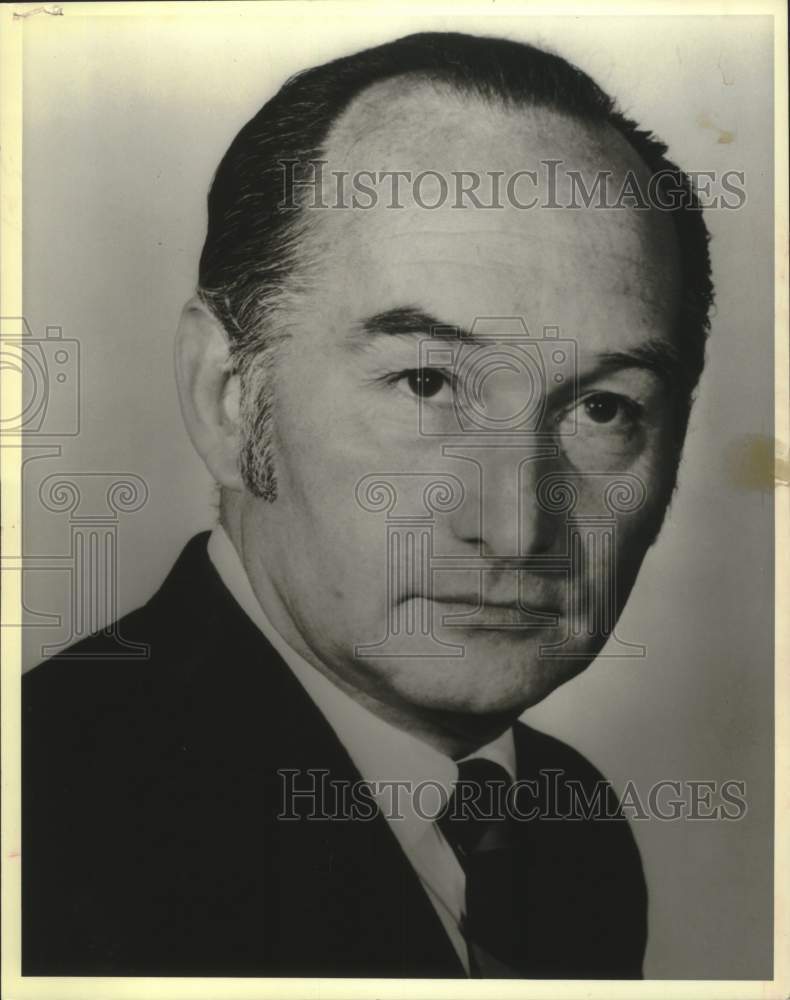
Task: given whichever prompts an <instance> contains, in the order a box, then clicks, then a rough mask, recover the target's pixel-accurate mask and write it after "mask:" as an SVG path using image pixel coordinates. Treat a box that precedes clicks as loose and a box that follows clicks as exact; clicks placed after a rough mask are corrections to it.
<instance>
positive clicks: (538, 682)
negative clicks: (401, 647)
mask: <svg viewBox="0 0 790 1000" xmlns="http://www.w3.org/2000/svg"><path fill="white" fill-rule="evenodd" d="M543 641H545V640H541V644H542V642H543ZM513 645H514V644H513V643H512V640H508V639H507V638H505V639H504V640H503V639H500V638H498V637H496V636H492V635H487V636H486V637H485V638H484V639H477V638H476V639H474V640H473V641H471V642H469V643H467V644H466V652H465V655H464V656H463V657H458V658H444V657H442V658H439V657H431V658H426V659H413V660H412V659H411V658H409V659H408V660H406V659H404V660H403V661H401V663H400V664H399V665H398V666H397V667H396V668H395V669H394V670H393V671H392V673H391V674H390V678H389V679H390V684H391V686H392V687H393V688H394V689H395V692H396V693H397V695H398V697H399V699H401V700H404V701H408V702H410V703H411V704H414V705H420V706H421V707H422V708H425V709H429V710H434V711H441V712H452V713H457V714H462V715H477V716H482V715H489V716H490V715H510V716H512V717H513V718H516V717H517V716H518V715H520V714H521V713H522V712H523V711H525V710H526V709H528V708H531V707H532V706H533V705H536V704H538V702H541V701H543V699H544V698H547V697H548V696H549V695H550V694H551V693H552V691H555V690H556V689H557V688H558V687H560V686H561V685H562V684H564V683H565V682H566V681H569V680H571V679H572V678H573V677H576V676H577V675H578V674H580V673H581V672H582V671H583V670H585V669H586V668H587V667H588V666H589V665H590V663H591V662H592V660H593V659H594V658H595V655H596V652H597V650H596V651H590V653H589V655H586V654H585V655H582V656H574V657H572V658H568V657H556V658H546V657H541V656H539V653H538V641H537V640H536V641H535V643H534V648H528V649H527V648H525V646H524V643H523V642H520V643H518V644H515V646H516V648H515V649H514V648H513ZM530 645H532V644H530Z"/></svg>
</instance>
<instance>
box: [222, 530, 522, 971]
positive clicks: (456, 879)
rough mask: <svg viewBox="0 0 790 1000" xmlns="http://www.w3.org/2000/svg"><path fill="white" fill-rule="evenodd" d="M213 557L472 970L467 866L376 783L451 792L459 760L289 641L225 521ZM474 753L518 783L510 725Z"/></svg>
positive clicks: (428, 803)
mask: <svg viewBox="0 0 790 1000" xmlns="http://www.w3.org/2000/svg"><path fill="white" fill-rule="evenodd" d="M208 555H209V558H210V559H211V562H212V563H213V564H214V568H215V569H216V571H217V573H218V574H219V576H220V578H221V579H222V582H223V583H224V584H225V586H226V587H227V588H228V590H229V591H230V593H231V594H232V595H233V597H234V598H235V599H236V601H237V602H238V604H239V605H240V606H241V607H242V609H243V610H244V611H245V612H246V613H247V615H248V616H249V617H250V618H251V619H252V621H253V622H254V623H255V624H256V625H257V626H258V628H259V629H260V630H261V632H263V634H264V635H265V636H266V638H267V640H268V641H269V643H270V644H271V645H272V646H273V647H274V648H275V649H276V650H277V652H278V653H279V654H280V656H281V657H282V659H283V660H284V661H285V663H286V664H287V665H288V666H289V667H290V669H291V670H292V671H293V673H294V674H295V676H296V678H297V679H298V680H299V682H300V683H301V684H302V686H303V687H304V689H305V690H306V691H307V693H308V695H309V696H310V697H311V698H312V700H313V701H314V702H315V704H316V706H317V707H318V709H319V710H320V712H321V713H322V714H323V716H324V717H325V718H326V720H327V721H328V722H329V724H330V726H331V727H332V729H334V731H335V733H336V734H337V737H338V739H339V740H340V742H341V743H342V744H343V746H344V747H345V749H346V751H347V752H348V754H349V756H350V757H351V759H352V761H353V762H354V765H355V766H356V768H357V770H358V771H359V773H360V775H361V776H362V778H363V779H364V780H365V781H369V782H371V783H374V784H373V789H372V790H373V792H374V796H375V797H376V798H377V800H378V804H379V807H380V810H381V812H382V813H383V815H384V816H385V817H387V821H388V822H389V824H390V827H391V829H392V832H393V833H394V834H395V836H396V837H397V839H398V842H399V844H400V846H401V847H402V849H403V851H404V853H405V854H406V857H407V858H408V860H409V862H410V863H411V865H412V867H413V868H414V870H415V871H416V872H417V875H418V876H419V879H420V882H421V883H422V886H423V888H424V889H425V891H426V893H427V894H428V898H429V899H430V901H431V903H432V904H433V906H434V908H435V910H436V912H437V914H438V915H439V918H440V919H441V921H442V924H443V926H444V928H445V930H446V931H447V934H448V935H449V937H450V940H451V941H452V943H453V946H454V947H455V950H456V951H457V952H458V957H459V958H460V959H461V961H462V963H463V965H464V968H465V969H466V971H467V974H469V957H468V954H467V948H466V942H465V941H464V937H463V935H462V933H461V929H460V928H461V920H462V917H463V913H464V894H465V888H466V886H465V876H464V871H463V869H462V868H461V865H460V864H459V862H458V859H457V858H456V856H455V854H454V852H453V850H452V848H451V847H450V845H449V844H448V843H447V840H446V839H445V837H444V835H443V834H442V832H441V830H440V829H439V827H438V826H437V824H436V823H435V822H434V821H432V820H431V819H430V818H426V816H425V815H420V813H419V812H416V811H415V809H414V799H413V797H412V796H411V795H410V794H403V795H400V796H399V797H398V800H397V801H398V805H399V809H398V810H396V813H399V815H400V816H401V817H402V818H395V817H392V816H391V815H390V813H391V803H392V796H393V793H392V789H391V786H390V787H389V788H388V789H387V790H384V791H380V792H379V794H378V795H376V784H375V783H386V782H392V781H408V782H410V784H411V788H414V787H416V786H417V785H418V784H419V783H420V782H431V783H432V784H433V783H437V784H438V785H440V786H441V787H442V788H443V789H444V790H445V794H446V795H447V796H449V794H450V792H451V790H452V785H453V782H455V781H456V779H457V777H458V766H457V764H456V762H455V761H454V760H452V758H450V757H448V756H446V754H443V753H440V752H439V751H438V750H436V749H435V748H434V747H432V746H430V745H429V744H428V743H425V742H424V741H423V740H420V739H417V738H416V737H414V736H411V735H410V734H409V733H407V732H405V731H403V730H402V729H398V728H397V727H395V726H393V725H391V724H390V723H388V722H386V721H385V720H384V719H380V718H379V717H378V716H377V715H374V714H373V713H372V712H370V711H369V710H368V709H367V708H365V707H364V706H362V705H360V704H359V703H357V702H356V701H354V700H353V699H352V698H350V697H349V696H348V695H347V694H346V693H345V692H344V691H342V690H341V689H340V688H339V687H337V686H336V685H335V684H333V683H332V682H331V681H330V680H329V679H328V678H327V677H325V676H324V675H323V674H322V673H320V672H319V671H318V670H317V669H316V668H315V667H314V666H312V664H310V663H308V662H307V660H305V659H304V658H303V657H302V656H300V654H299V653H297V652H296V651H295V650H294V649H292V648H291V646H289V645H288V644H287V643H286V642H285V640H284V639H283V637H282V636H281V635H280V633H279V632H278V631H277V630H276V629H275V628H274V626H273V625H272V623H271V622H270V621H269V618H268V616H267V615H266V613H265V612H264V610H263V608H262V607H261V606H260V604H259V602H258V599H257V597H256V596H255V593H254V591H253V589H252V585H251V584H250V581H249V579H248V577H247V573H246V570H245V569H244V566H243V564H242V562H241V559H240V558H239V555H238V553H237V552H236V549H235V548H234V546H233V543H232V542H231V540H230V538H229V537H228V535H227V533H226V532H225V530H224V528H223V527H222V526H221V525H217V527H216V528H215V529H214V531H213V532H212V533H211V536H210V538H209V542H208ZM470 756H474V757H486V758H487V759H488V760H492V761H494V762H495V763H497V764H499V765H501V766H502V767H504V768H505V770H506V771H507V772H508V774H509V775H510V778H511V780H513V781H515V778H516V751H515V745H514V742H513V732H512V730H511V729H508V730H507V731H506V732H504V733H503V734H502V735H501V736H500V737H498V738H497V739H496V740H494V741H493V742H492V743H489V744H488V745H486V746H484V747H481V748H480V749H479V750H476V751H475V752H474V754H471V755H470ZM438 797H439V794H438V792H436V791H435V787H427V786H426V789H425V793H424V797H423V798H422V799H421V801H420V802H419V803H418V807H419V806H420V805H421V807H422V808H421V811H422V813H423V814H425V813H427V814H428V816H432V815H435V813H436V812H437V811H438V805H439V804H438V802H437V799H438ZM445 801H446V799H445Z"/></svg>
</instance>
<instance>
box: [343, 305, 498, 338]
mask: <svg viewBox="0 0 790 1000" xmlns="http://www.w3.org/2000/svg"><path fill="white" fill-rule="evenodd" d="M361 329H362V331H363V333H367V334H369V335H371V336H382V335H383V336H391V337H397V336H402V335H408V334H420V333H427V334H430V335H431V336H432V337H435V336H440V337H441V336H444V337H448V336H453V335H454V336H460V337H462V338H463V339H464V340H465V341H469V342H470V343H479V342H482V341H481V340H480V338H479V337H475V336H474V335H473V334H471V333H470V332H469V330H464V329H463V328H462V327H458V326H455V325H453V324H452V323H443V322H442V321H441V320H440V319H437V318H436V316H432V315H431V313H428V312H425V310H424V309H420V308H418V307H416V306H399V307H397V308H395V309H387V310H386V311H385V312H380V313H376V315H375V316H370V317H368V319H366V320H364V321H363V322H362V324H361Z"/></svg>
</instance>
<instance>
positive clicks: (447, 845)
mask: <svg viewBox="0 0 790 1000" xmlns="http://www.w3.org/2000/svg"><path fill="white" fill-rule="evenodd" d="M664 151H665V150H664V147H663V146H662V145H661V144H659V143H658V142H657V141H656V140H653V139H652V138H651V137H650V136H649V135H648V134H647V133H645V132H642V131H640V130H638V129H637V128H636V126H635V125H634V124H633V123H631V122H630V121H628V120H626V119H625V118H623V117H622V116H621V115H620V114H619V113H618V112H617V111H616V110H615V109H614V107H613V105H612V103H611V101H610V100H609V99H608V98H607V97H606V96H605V95H604V94H603V93H602V92H601V91H600V90H599V89H598V87H597V86H596V85H595V84H594V83H593V82H592V81H591V80H589V79H588V78H587V77H586V76H584V74H582V73H580V72H579V71H578V70H577V69H576V68H575V67H572V66H570V65H569V64H568V63H566V62H565V61H563V60H562V59H559V58H558V57H556V56H553V55H549V54H547V53H544V52H541V51H539V50H536V49H533V48H531V47H529V46H525V45H521V44H518V43H515V42H510V41H503V40H497V39H487V38H474V37H470V36H464V35H456V34H426V35H415V36H410V37H408V38H404V39H400V40H398V41H396V42H392V43H388V44H386V45H383V46H380V47H378V48H376V49H371V50H368V51H365V52H362V53H358V54H356V55H352V56H349V57H346V58H344V59H340V60H337V61H335V62H333V63H330V64H327V65H326V66H321V67H317V68H315V69H312V70H309V71H306V72H305V73H302V74H300V75H298V76H297V77H295V78H293V79H292V80H290V81H289V82H288V83H287V84H286V85H285V86H284V87H283V88H282V89H281V91H280V92H279V93H278V94H277V95H276V96H275V97H274V98H272V100H270V101H269V102H268V103H267V104H266V105H265V106H264V107H263V108H262V109H261V111H260V112H259V113H258V114H257V115H256V116H255V117H254V118H253V119H252V120H251V121H250V122H249V123H248V124H247V125H246V126H245V127H244V129H242V131H241V132H240V133H239V135H238V136H237V137H236V139H235V140H234V142H233V143H232V145H231V147H230V149H229V150H228V152H227V154H226V156H225V157H224V159H223V161H222V163H221V165H220V167H219V169H218V172H217V175H216V177H215V179H214V182H213V185H212V189H211V193H210V196H209V222H208V234H207V238H206V243H205V247H204V250H203V255H202V259H201V265H200V277H199V287H198V291H197V294H196V296H195V297H194V298H193V299H192V300H191V301H190V302H189V303H188V304H187V306H186V307H185V310H184V313H183V316H182V320H181V325H180V328H179V332H178V337H177V347H176V368H177V380H178V387H179V393H180V399H181V404H182V410H183V413H184V418H185V421H186V425H187V428H188V430H189V433H190V436H191V439H192V441H193V443H194V445H195V447H196V448H197V450H198V452H199V453H200V455H201V456H202V457H203V459H204V461H205V462H206V464H207V466H208V468H209V469H210V471H211V473H212V475H213V476H214V478H215V480H216V482H217V483H218V484H219V486H220V490H221V507H220V524H219V525H218V526H217V528H216V529H215V530H214V531H213V532H212V533H211V535H210V536H198V537H197V538H195V539H193V540H192V541H191V542H190V543H189V544H188V546H187V548H186V549H185V550H184V553H183V554H182V556H181V557H180V559H179V561H178V562H177V564H176V566H175V568H174V569H173V571H172V572H171V574H170V576H169V577H168V579H167V581H166V582H165V584H164V586H163V587H162V589H161V590H160V591H159V592H158V593H157V594H156V595H155V596H154V597H153V598H152V600H151V601H150V602H149V603H148V604H147V605H145V607H143V608H141V609H140V610H138V611H136V612H134V613H133V614H131V615H129V616H128V617H127V618H125V619H123V620H122V622H121V623H120V633H121V634H122V635H123V636H124V638H125V639H126V640H131V641H134V642H144V643H146V644H147V645H148V646H149V648H150V657H149V659H148V660H147V662H146V663H145V664H143V665H140V664H138V663H130V662H124V661H123V659H121V658H119V657H118V656H117V655H114V654H115V653H116V651H115V648H114V646H113V635H114V634H115V633H113V634H110V633H109V632H108V633H106V634H101V635H98V636H95V637H92V638H91V639H89V640H88V641H87V642H85V643H82V644H80V645H79V646H78V647H76V648H75V649H72V650H71V651H70V652H69V656H68V657H61V658H56V659H54V660H52V661H49V662H48V663H46V664H44V665H42V666H41V667H39V668H37V669H36V670H35V671H33V672H32V673H31V674H30V675H29V676H28V677H27V678H26V681H25V688H26V690H25V701H24V713H25V714H24V723H23V728H24V748H23V787H24V813H23V826H24V845H23V859H24V861H23V864H24V870H23V895H24V898H23V965H24V972H25V973H26V974H31V975H42V974H48V975H191V976H210V975H227V976H336V975H337V976H377V977H378V976H398V977H406V976H425V977H432V978H437V977H439V978H440V977H454V976H456V977H462V976H475V977H477V976H482V977H523V978H529V977H551V978H594V977H599V978H623V977H625V978H637V977H639V976H640V975H641V966H642V958H643V954H644V947H645V940H646V890H645V885H644V878H643V874H642V868H641V862H640V859H639V854H638V851H637V849H636V845H635V843H634V840H633V837H632V834H631V833H630V831H629V829H628V827H627V825H626V824H625V822H624V820H623V819H622V817H621V816H620V815H619V813H618V811H617V808H616V802H615V800H614V796H613V793H612V792H611V789H608V788H607V787H606V786H602V784H601V782H602V778H601V776H600V775H599V774H598V772H597V771H596V770H595V769H594V768H593V767H592V766H591V765H590V764H589V763H588V762H587V761H586V760H584V759H583V758H582V757H581V756H580V755H579V754H577V753H576V752H575V751H573V750H572V749H571V748H569V747H567V746H565V745H563V744H561V743H559V742H558V741H556V740H554V739H552V738H549V737H548V736H545V735H543V734H540V733H538V732H537V731H535V730H533V729H531V728H529V727H527V726H525V725H523V724H522V723H520V722H518V721H517V720H518V717H519V716H520V715H521V714H522V713H523V712H524V710H525V709H526V708H528V707H529V706H530V705H534V704H535V703H537V702H538V701H540V700H541V699H542V698H544V697H546V696H547V695H548V694H549V693H550V692H551V691H552V690H554V689H555V688H556V687H557V686H558V685H560V684H562V683H563V682H564V681H566V680H568V679H570V678H571V677H573V676H574V675H576V674H577V673H579V672H580V671H581V670H583V669H584V668H585V667H586V666H587V665H588V664H589V663H590V662H591V661H592V660H593V659H594V658H595V656H596V655H597V654H598V653H599V652H600V651H601V649H602V647H603V646H604V643H606V642H607V640H608V641H609V643H610V646H609V647H607V648H611V649H615V650H616V649H629V648H632V647H628V645H627V644H626V643H623V641H622V640H621V639H620V638H619V637H617V636H616V634H615V631H614V624H615V622H616V620H617V617H618V615H619V612H620V610H621V609H622V607H623V605H624V603H625V601H626V599H627V597H628V594H629V592H630V590H631V587H632V586H633V584H634V581H635V579H636V575H637V572H638V570H639V566H640V564H641V561H642V559H643V557H644V555H645V553H646V551H647V549H648V548H649V546H650V545H651V544H652V542H653V541H654V540H655V538H656V536H657V534H658V531H659V529H660V526H661V522H662V518H663V515H664V512H665V509H666V506H667V504H668V502H669V499H670V497H671V494H672V491H673V489H674V485H675V478H676V472H677V466H678V462H679V459H680V449H681V446H682V442H683V438H684V434H685V429H686V423H687V419H688V412H689V406H690V400H691V393H692V391H693V388H694V386H695V384H696V382H697V379H698V377H699V374H700V372H701V369H702V363H703V353H704V340H705V334H706V330H707V314H708V308H709V305H710V300H711V286H710V277H709V260H708V254H707V233H706V230H705V227H704V224H703V222H702V219H701V215H700V213H699V212H698V210H697V202H696V199H695V197H694V194H693V192H692V190H691V188H690V186H689V183H688V181H687V179H686V178H685V177H684V175H683V174H682V173H681V172H680V171H679V170H678V169H677V168H676V167H674V166H673V165H672V164H671V163H669V162H668V161H667V160H666V159H665V158H664ZM459 177H461V178H462V183H461V186H460V188H459V187H458V185H457V182H458V180H459ZM470 177H471V178H472V181H471V182H470V181H469V178H470ZM401 181H403V182H404V183H400V182H401ZM347 182H348V183H347ZM599 183H600V184H602V186H601V187H598V186H597V185H598V184H599ZM384 184H386V190H385V189H384V188H383V186H382V185H384ZM451 184H452V185H454V186H453V187H452V188H451ZM503 192H504V195H503ZM580 196H581V203H580V202H579V198H580ZM599 199H600V200H601V204H599V203H598V201H599ZM361 782H367V783H368V784H360V783H361ZM602 787H603V788H604V792H603V796H602V798H600V797H599V798H598V799H597V800H596V796H600V794H601V788H602ZM365 789H367V792H366V791H365ZM426 789H429V790H431V789H432V790H434V791H435V792H436V795H437V803H438V804H437V806H436V808H434V809H433V811H432V814H431V815H429V813H430V812H431V808H430V807H428V806H427V805H426V802H425V801H424V798H425V797H424V796H421V795H418V794H417V793H418V791H421V792H424V791H425V790H426ZM462 791H463V794H462ZM401 792H402V793H404V794H402V795H401V794H400V793H401ZM503 792H506V793H507V794H506V795H503ZM580 801H583V802H585V803H587V804H588V806H589V804H590V803H593V808H588V809H586V811H585V810H582V811H581V812H580V810H579V808H578V806H579V802H580ZM596 801H597V807H596V806H595V802H596ZM459 807H460V808H459Z"/></svg>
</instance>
